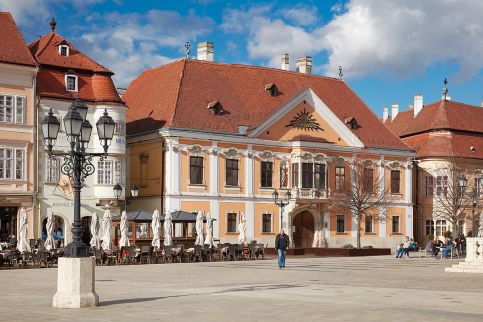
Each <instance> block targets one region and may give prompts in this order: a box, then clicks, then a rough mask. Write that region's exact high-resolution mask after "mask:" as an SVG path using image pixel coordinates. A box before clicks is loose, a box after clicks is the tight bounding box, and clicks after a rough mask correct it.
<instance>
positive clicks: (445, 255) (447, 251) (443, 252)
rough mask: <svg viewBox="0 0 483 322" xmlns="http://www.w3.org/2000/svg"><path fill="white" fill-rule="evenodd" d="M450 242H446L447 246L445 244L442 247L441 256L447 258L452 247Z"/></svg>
mask: <svg viewBox="0 0 483 322" xmlns="http://www.w3.org/2000/svg"><path fill="white" fill-rule="evenodd" d="M452 247H453V246H452V244H451V243H448V246H446V248H443V249H442V250H441V251H442V254H441V257H442V258H449V255H450V254H451V248H452Z"/></svg>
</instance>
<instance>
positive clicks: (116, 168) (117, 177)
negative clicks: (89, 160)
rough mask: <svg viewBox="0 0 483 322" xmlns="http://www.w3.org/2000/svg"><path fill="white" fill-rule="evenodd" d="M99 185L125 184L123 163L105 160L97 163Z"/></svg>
mask: <svg viewBox="0 0 483 322" xmlns="http://www.w3.org/2000/svg"><path fill="white" fill-rule="evenodd" d="M97 183H98V184H109V185H111V184H116V183H119V184H121V185H122V184H124V175H123V172H122V162H121V161H111V160H104V161H99V162H98V163H97Z"/></svg>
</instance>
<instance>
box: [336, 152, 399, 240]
mask: <svg viewBox="0 0 483 322" xmlns="http://www.w3.org/2000/svg"><path fill="white" fill-rule="evenodd" d="M349 178H350V180H349V182H346V183H344V185H343V188H342V189H340V190H339V191H336V192H335V193H334V197H333V198H332V200H331V205H332V206H335V207H340V208H341V209H347V210H350V212H351V217H352V219H353V221H355V222H356V224H357V248H361V223H363V222H364V223H365V222H366V221H369V220H370V221H372V222H373V223H377V222H380V221H384V220H385V219H386V215H385V214H381V210H382V209H384V208H386V207H387V206H388V205H389V204H390V203H391V198H390V192H389V189H386V188H385V184H384V180H385V177H384V175H380V174H379V171H378V169H377V168H374V167H373V163H372V162H371V161H368V160H366V161H363V160H355V161H352V162H351V174H350V176H349Z"/></svg>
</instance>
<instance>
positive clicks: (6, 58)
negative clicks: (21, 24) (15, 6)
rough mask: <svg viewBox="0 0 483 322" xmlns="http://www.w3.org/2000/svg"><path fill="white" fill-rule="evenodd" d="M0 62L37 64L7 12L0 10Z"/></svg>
mask: <svg viewBox="0 0 483 322" xmlns="http://www.w3.org/2000/svg"><path fill="white" fill-rule="evenodd" d="M0 44H2V48H1V50H0V62H2V63H8V64H19V65H27V66H37V62H36V61H35V59H34V58H33V57H32V54H31V53H30V51H29V50H28V48H27V45H26V44H25V41H24V39H23V37H22V34H21V33H20V31H19V30H18V28H17V25H16V24H15V21H14V20H13V18H12V15H11V14H10V13H9V12H0Z"/></svg>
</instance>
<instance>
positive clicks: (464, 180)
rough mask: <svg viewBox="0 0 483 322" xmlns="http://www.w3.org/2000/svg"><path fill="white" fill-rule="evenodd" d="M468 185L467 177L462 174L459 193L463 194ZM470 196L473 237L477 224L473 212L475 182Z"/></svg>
mask: <svg viewBox="0 0 483 322" xmlns="http://www.w3.org/2000/svg"><path fill="white" fill-rule="evenodd" d="M467 185H468V179H466V177H465V176H464V175H462V176H461V178H460V188H461V194H462V195H463V193H464V192H465V191H466V187H467ZM471 197H472V199H473V200H472V201H473V203H472V207H471V235H472V236H473V237H476V235H477V234H478V227H476V226H477V224H476V218H475V213H476V201H477V197H478V196H477V191H476V184H475V185H473V191H472V193H471Z"/></svg>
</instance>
